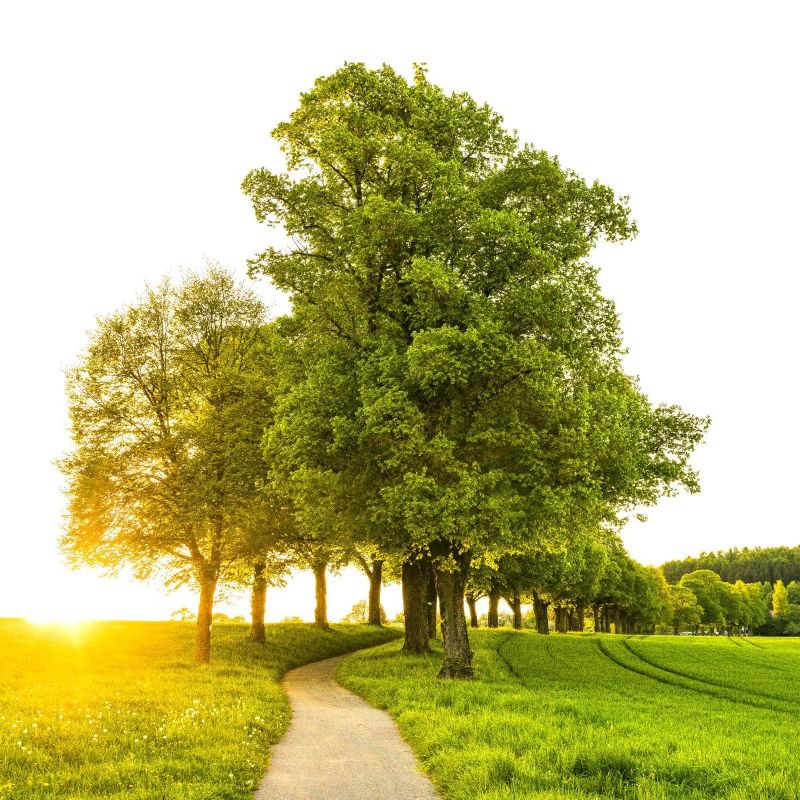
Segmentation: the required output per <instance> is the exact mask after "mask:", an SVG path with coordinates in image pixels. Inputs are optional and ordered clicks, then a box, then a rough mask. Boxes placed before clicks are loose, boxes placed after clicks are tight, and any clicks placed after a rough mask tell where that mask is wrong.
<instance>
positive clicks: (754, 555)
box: [661, 546, 800, 584]
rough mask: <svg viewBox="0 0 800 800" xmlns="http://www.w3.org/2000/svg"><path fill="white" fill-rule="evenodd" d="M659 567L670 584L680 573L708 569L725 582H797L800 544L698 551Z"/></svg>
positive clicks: (799, 572) (679, 576) (675, 581)
mask: <svg viewBox="0 0 800 800" xmlns="http://www.w3.org/2000/svg"><path fill="white" fill-rule="evenodd" d="M661 569H662V570H663V571H664V575H665V576H666V578H667V580H668V581H669V582H670V583H673V584H674V583H677V582H678V581H679V580H680V579H681V577H682V576H683V575H686V574H687V573H689V572H694V571H695V570H697V569H710V570H713V571H714V572H716V573H717V575H719V576H720V577H721V578H722V580H724V581H727V582H728V583H735V582H736V581H738V580H741V581H744V582H745V583H755V582H759V583H763V582H764V581H767V582H769V583H775V581H777V580H781V581H783V582H784V583H787V584H788V583H790V582H791V581H800V546H798V547H753V548H750V547H744V548H742V549H741V550H740V549H738V548H733V549H732V550H727V551H725V552H722V551H720V552H718V553H713V552H712V553H701V554H700V555H699V556H698V557H697V558H693V557H691V556H690V557H688V558H684V559H681V560H677V561H667V562H666V563H665V564H664V565H663V566H662V567H661Z"/></svg>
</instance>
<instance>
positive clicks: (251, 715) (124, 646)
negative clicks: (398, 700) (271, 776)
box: [0, 620, 399, 800]
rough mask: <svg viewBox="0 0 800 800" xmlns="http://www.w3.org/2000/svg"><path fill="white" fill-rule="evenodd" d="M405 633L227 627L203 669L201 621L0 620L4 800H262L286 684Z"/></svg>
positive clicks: (283, 721) (0, 793)
mask: <svg viewBox="0 0 800 800" xmlns="http://www.w3.org/2000/svg"><path fill="white" fill-rule="evenodd" d="M398 635H399V634H398V631H397V630H395V629H391V628H384V629H380V628H371V627H369V626H366V625H333V626H332V627H331V630H330V631H329V632H322V631H320V630H318V629H316V628H314V627H313V626H312V625H303V624H282V625H269V626H267V643H266V645H258V644H256V643H253V642H250V641H249V640H248V639H247V627H246V626H244V625H222V626H215V627H214V636H213V644H212V647H213V654H212V658H213V663H212V664H211V665H210V666H208V667H198V666H195V665H194V664H193V663H192V661H191V657H192V653H193V637H194V627H193V625H191V624H188V623H174V622H172V623H158V622H156V623H145V622H142V623H139V622H109V623H106V622H98V623H88V624H84V625H80V626H75V627H74V628H70V627H63V626H62V627H55V626H52V627H37V626H34V625H31V624H29V623H26V622H24V621H21V620H0V798H2V800H10V799H11V798H13V800H23V799H24V800H45V798H47V800H53V798H58V800H78V798H80V800H91V799H92V798H118V799H120V800H121V799H122V798H124V799H125V800H144V798H147V800H171V799H172V798H175V799H176V800H177V798H180V800H200V798H202V800H240V799H242V800H243V799H244V798H251V797H252V792H253V789H254V787H255V786H256V785H257V783H258V781H259V779H260V778H261V776H262V775H263V773H264V771H265V770H266V766H267V761H268V747H269V745H270V744H272V743H274V742H276V741H277V740H278V739H279V738H280V736H281V735H282V734H283V732H284V730H285V729H286V727H287V725H288V723H289V717H290V709H289V705H288V702H287V700H286V698H285V696H284V695H283V692H282V691H281V689H280V688H279V686H278V679H279V677H280V676H281V674H282V673H283V672H285V671H286V670H287V669H290V668H291V667H294V666H299V665H300V664H304V663H307V662H309V661H315V660H317V659H321V658H325V657H327V656H333V655H338V654H340V653H346V652H350V651H352V650H355V649H357V648H361V647H367V646H370V645H374V644H379V643H381V642H386V641H388V640H389V639H391V638H393V637H396V636H398Z"/></svg>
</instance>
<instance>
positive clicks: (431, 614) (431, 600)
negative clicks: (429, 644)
mask: <svg viewBox="0 0 800 800" xmlns="http://www.w3.org/2000/svg"><path fill="white" fill-rule="evenodd" d="M425 569H426V572H427V574H428V598H427V599H428V602H427V604H426V611H427V615H428V638H429V639H435V638H436V601H437V599H438V595H437V592H436V573H435V572H434V571H433V564H432V562H431V561H430V560H426V561H425Z"/></svg>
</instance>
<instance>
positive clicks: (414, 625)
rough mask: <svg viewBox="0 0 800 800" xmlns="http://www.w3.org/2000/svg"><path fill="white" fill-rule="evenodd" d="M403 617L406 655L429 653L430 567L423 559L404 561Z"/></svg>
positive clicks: (404, 650)
mask: <svg viewBox="0 0 800 800" xmlns="http://www.w3.org/2000/svg"><path fill="white" fill-rule="evenodd" d="M402 582H403V616H404V617H405V641H404V642H403V652H404V653H427V652H428V651H429V650H430V647H429V646H428V610H427V600H428V567H427V566H426V563H425V561H424V560H422V559H417V560H416V561H404V562H403V571H402Z"/></svg>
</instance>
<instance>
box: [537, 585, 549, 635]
mask: <svg viewBox="0 0 800 800" xmlns="http://www.w3.org/2000/svg"><path fill="white" fill-rule="evenodd" d="M549 605H550V604H549V603H547V602H545V601H544V600H542V599H541V598H540V597H539V595H538V594H537V593H536V592H533V613H534V615H535V616H536V631H537V633H543V634H548V633H550V625H549V624H548V621H547V607H548V606H549Z"/></svg>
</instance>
